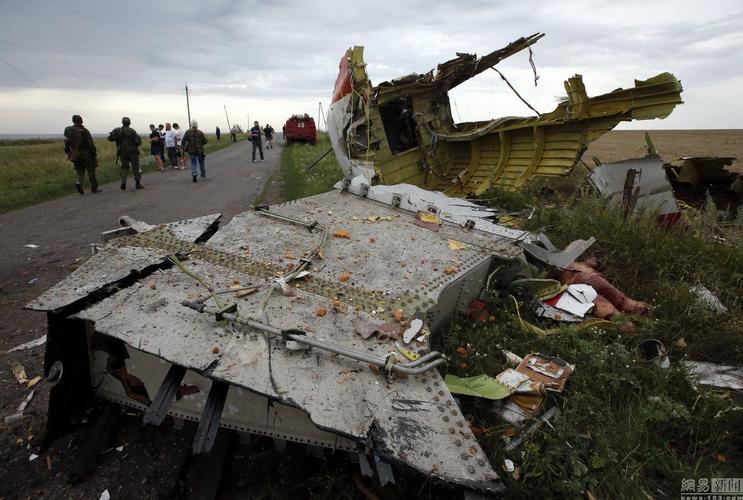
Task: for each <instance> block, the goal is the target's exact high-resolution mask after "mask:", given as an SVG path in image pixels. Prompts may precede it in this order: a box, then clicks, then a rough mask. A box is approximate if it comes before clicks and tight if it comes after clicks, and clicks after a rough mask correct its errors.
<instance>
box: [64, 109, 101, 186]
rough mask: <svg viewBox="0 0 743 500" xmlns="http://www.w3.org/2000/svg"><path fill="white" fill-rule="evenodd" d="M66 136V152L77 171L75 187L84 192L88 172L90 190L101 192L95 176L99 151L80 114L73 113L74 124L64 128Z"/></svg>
mask: <svg viewBox="0 0 743 500" xmlns="http://www.w3.org/2000/svg"><path fill="white" fill-rule="evenodd" d="M64 136H65V141H64V145H65V153H67V158H68V159H69V160H70V161H71V162H72V164H73V165H75V172H76V173H77V182H76V183H75V189H76V190H77V192H78V193H80V194H83V193H84V191H83V180H85V172H87V173H88V180H89V181H90V192H91V193H100V192H101V190H100V189H98V179H96V177H95V168H96V167H97V166H98V151H97V150H96V148H95V143H94V142H93V137H91V135H90V132H89V131H88V129H86V128H85V127H83V118H82V117H81V116H80V115H72V125H70V126H68V127H66V128H65V129H64Z"/></svg>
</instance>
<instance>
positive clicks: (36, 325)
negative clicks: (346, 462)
mask: <svg viewBox="0 0 743 500" xmlns="http://www.w3.org/2000/svg"><path fill="white" fill-rule="evenodd" d="M250 146H251V144H250V142H248V141H244V142H239V143H237V144H236V145H234V146H232V147H229V148H226V149H223V150H221V151H218V152H216V153H214V154H213V155H210V156H208V157H207V158H206V165H207V177H208V180H207V181H206V182H203V181H201V180H199V182H197V183H193V182H192V179H191V172H190V164H189V169H187V170H185V171H184V170H173V169H168V170H167V171H165V172H151V173H148V174H145V175H144V176H143V180H142V183H143V184H144V186H145V189H142V190H134V189H133V184H134V183H133V181H132V180H131V179H130V180H129V189H127V190H126V191H121V190H120V189H119V185H118V182H117V183H114V184H107V185H104V186H102V189H103V192H102V193H100V194H95V195H93V194H90V193H89V192H86V193H85V195H83V196H80V195H79V194H77V193H75V194H71V195H69V196H65V197H63V198H58V199H55V200H51V201H48V202H45V203H42V204H39V205H36V206H33V207H28V208H25V209H21V210H17V211H15V212H10V213H6V214H2V215H0V255H2V258H1V259H0V314H1V316H0V318H1V319H0V352H2V351H5V350H7V349H10V348H12V347H14V346H16V345H18V344H21V343H23V342H27V341H29V340H32V339H35V338H37V337H40V336H41V335H43V334H44V333H45V332H46V318H45V317H44V315H42V314H39V313H34V312H30V311H24V310H23V309H22V307H23V306H24V305H25V304H26V303H27V302H28V301H30V300H31V299H33V298H34V297H36V296H38V295H40V294H41V293H42V292H43V291H45V290H46V289H48V288H50V287H51V286H52V285H54V284H55V283H57V282H58V281H60V280H61V279H62V278H63V277H64V276H66V275H67V274H68V273H69V272H70V271H71V270H72V269H74V268H75V267H76V266H77V265H79V264H80V262H82V261H83V260H85V259H86V258H87V257H88V256H90V254H91V252H90V243H93V242H97V241H100V233H101V232H102V231H106V230H108V229H113V228H116V227H118V218H119V216H121V215H129V216H130V217H133V218H135V219H139V220H143V221H146V222H148V223H150V224H158V223H161V222H168V221H174V220H178V219H183V218H188V217H197V216H200V215H205V214H210V213H216V212H219V213H222V214H223V218H222V224H224V223H226V222H227V221H228V220H229V219H231V218H232V217H233V216H234V215H235V214H237V213H239V212H242V211H244V210H246V209H248V208H249V207H250V205H251V203H252V202H253V200H254V199H255V198H256V197H257V196H258V195H260V194H261V192H262V190H263V188H264V186H265V184H266V182H267V181H269V179H270V178H271V176H272V175H273V174H274V173H275V172H276V171H277V170H278V165H279V157H280V155H281V150H282V148H281V146H280V145H277V147H275V148H274V149H269V150H264V154H265V159H266V161H265V162H256V163H252V162H251V160H250ZM104 168H108V167H104ZM73 179H74V172H73V171H72V169H70V182H73ZM24 245H38V247H37V248H28V247H26V246H24ZM43 352H44V348H43V347H38V348H35V349H32V350H26V351H20V352H14V353H11V354H0V416H5V415H8V414H10V413H13V412H14V411H15V409H16V407H17V406H18V404H19V403H20V402H21V401H22V400H23V398H25V397H26V395H27V394H28V393H29V391H28V390H27V388H26V387H25V385H20V384H18V383H17V382H16V380H15V378H14V376H13V374H12V373H11V370H10V363H12V362H20V363H22V364H23V366H24V367H25V369H26V373H27V375H28V378H33V377H34V376H36V375H43V373H42V368H43ZM43 386H44V383H43V382H42V383H41V384H39V385H37V386H36V389H37V390H36V395H35V397H34V399H33V400H32V401H31V404H30V405H29V407H28V409H27V410H26V412H25V418H24V422H23V423H22V424H21V425H20V426H4V425H3V424H2V420H1V419H0V463H3V464H4V465H3V467H2V468H1V469H2V471H1V472H0V498H3V497H4V498H17V497H22V498H26V497H35V498H47V497H50V498H55V497H56V498H62V497H83V498H85V497H87V498H93V494H95V498H97V497H98V494H99V493H100V491H101V490H102V488H103V487H104V485H105V486H107V487H113V488H114V489H116V488H118V487H119V486H121V485H122V484H127V483H130V482H131V480H132V478H136V485H137V488H134V489H127V491H129V492H131V493H133V494H135V495H136V494H141V492H143V491H147V492H152V491H154V490H153V489H152V488H151V487H148V486H147V485H145V484H144V483H140V480H141V479H142V478H141V477H137V476H138V475H139V474H140V473H141V472H142V470H141V467H142V464H141V463H140V464H131V463H130V464H129V465H123V464H122V467H123V468H119V467H118V466H115V467H113V468H110V469H109V470H108V472H107V473H103V474H100V475H96V476H98V477H96V479H95V480H93V481H92V482H88V483H86V484H85V485H80V486H78V487H72V486H69V485H67V484H66V483H67V481H66V473H63V472H62V471H63V470H65V469H66V468H67V466H68V465H69V464H66V463H61V462H59V460H61V461H63V462H68V461H69V460H72V459H73V457H74V453H72V452H71V451H68V452H62V451H61V450H59V449H57V450H58V451H56V452H55V450H54V449H53V450H50V452H49V454H45V456H44V457H42V458H41V459H39V460H37V461H32V462H29V456H30V455H31V453H33V452H34V450H37V451H38V449H37V448H35V447H34V444H36V442H37V440H38V437H39V436H40V435H41V433H42V431H43V425H44V421H45V414H46V399H47V394H48V389H47V388H45V387H43ZM138 427H139V424H138V423H137V424H136V425H135V427H134V428H135V429H136V428H138ZM165 439H166V440H167V439H170V438H167V437H166V438H165ZM173 439H178V438H177V437H173ZM173 442H174V441H169V444H168V445H165V446H161V447H160V449H156V450H150V452H152V453H156V454H159V455H163V454H165V455H168V454H167V453H166V450H167V449H168V448H170V447H171V446H172V445H173ZM29 443H31V446H30V448H29V447H28V445H29ZM56 446H59V447H60V448H63V447H64V446H65V443H59V444H57V445H56ZM133 448H137V447H131V448H130V449H132V451H133ZM137 449H138V450H139V451H140V452H142V453H145V455H146V454H147V452H146V450H145V449H144V448H137ZM115 455H120V454H119V453H115ZM47 456H48V457H49V458H48V459H47ZM163 458H166V457H160V459H163ZM47 460H48V461H47ZM145 461H147V460H145ZM157 462H158V459H155V457H152V464H155V463H157ZM153 471H155V469H153ZM60 474H61V476H60ZM153 474H154V475H153V476H152V479H153V480H154V481H155V482H156V481H157V474H159V473H158V472H153ZM62 476H64V477H62ZM117 478H118V479H117ZM96 483H97V484H96ZM68 488H69V489H68ZM99 488H100V489H99ZM155 489H156V488H155ZM111 493H112V494H113V493H114V491H112V492H111Z"/></svg>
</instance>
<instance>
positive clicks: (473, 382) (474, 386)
mask: <svg viewBox="0 0 743 500" xmlns="http://www.w3.org/2000/svg"><path fill="white" fill-rule="evenodd" d="M445 382H446V387H448V388H449V392H451V393H452V394H462V395H464V396H476V397H479V398H485V399H493V400H496V399H504V398H507V397H508V396H510V395H511V394H513V392H514V390H515V388H513V387H509V386H507V385H506V384H503V383H501V382H499V381H498V380H497V379H495V378H493V377H490V376H488V375H485V374H482V375H477V376H474V377H466V378H460V377H457V376H454V375H447V376H446V379H445Z"/></svg>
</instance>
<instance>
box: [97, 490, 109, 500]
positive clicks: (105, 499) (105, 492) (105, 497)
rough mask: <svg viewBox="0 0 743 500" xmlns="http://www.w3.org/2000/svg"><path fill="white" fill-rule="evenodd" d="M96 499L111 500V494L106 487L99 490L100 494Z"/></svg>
mask: <svg viewBox="0 0 743 500" xmlns="http://www.w3.org/2000/svg"><path fill="white" fill-rule="evenodd" d="M98 500H111V494H110V493H109V492H108V489H105V490H103V491H102V492H101V496H99V497H98Z"/></svg>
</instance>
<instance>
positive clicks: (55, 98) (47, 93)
mask: <svg viewBox="0 0 743 500" xmlns="http://www.w3.org/2000/svg"><path fill="white" fill-rule="evenodd" d="M0 61H2V62H3V63H5V64H6V65H7V66H8V67H9V68H10V69H12V70H13V71H15V72H16V73H18V74H19V75H20V76H21V77H23V78H24V79H25V80H27V81H28V82H29V83H30V84H31V85H33V86H34V87H36V88H37V89H39V90H41V91H42V92H44V93H45V94H46V95H48V96H49V97H51V98H52V99H53V100H54V101H56V102H57V104H59V105H61V106H62V107H63V108H65V110H67V111H68V112H69V113H75V112H74V111H72V110H71V109H70V108H69V107H68V106H67V104H66V103H65V102H62V101H61V100H60V99H58V98H57V97H55V96H54V95H52V93H51V92H49V91H48V90H47V89H45V88H44V87H42V86H41V85H39V84H38V83H36V81H35V80H34V79H33V78H31V77H30V76H28V75H27V74H25V73H24V72H23V71H21V70H20V69H18V68H16V67H15V66H14V65H12V64H11V63H10V61H8V60H7V59H5V58H4V57H3V56H0ZM88 121H90V122H93V123H95V124H96V125H97V126H99V127H101V126H103V125H101V124H100V123H98V122H97V121H96V120H93V119H88ZM104 127H105V126H104Z"/></svg>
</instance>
